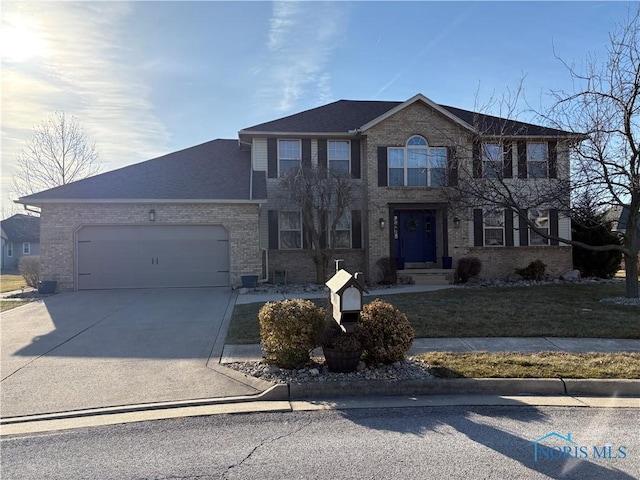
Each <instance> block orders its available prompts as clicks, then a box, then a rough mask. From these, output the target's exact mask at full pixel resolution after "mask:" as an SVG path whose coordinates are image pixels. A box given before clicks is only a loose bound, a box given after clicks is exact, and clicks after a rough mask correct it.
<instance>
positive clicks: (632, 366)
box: [417, 352, 640, 379]
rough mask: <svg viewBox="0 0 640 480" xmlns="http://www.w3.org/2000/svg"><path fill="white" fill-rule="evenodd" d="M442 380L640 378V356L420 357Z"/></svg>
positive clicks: (482, 354)
mask: <svg viewBox="0 0 640 480" xmlns="http://www.w3.org/2000/svg"><path fill="white" fill-rule="evenodd" d="M417 357H418V358H419V359H420V360H422V361H423V362H425V363H427V364H428V365H430V366H431V371H432V373H433V374H434V375H436V376H438V377H441V378H463V377H464V378H558V377H561V378H623V379H638V378H640V353H561V352H539V353H509V352H498V353H487V352H473V353H451V352H429V353H423V354H420V355H418V356H417Z"/></svg>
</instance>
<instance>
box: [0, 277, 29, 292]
mask: <svg viewBox="0 0 640 480" xmlns="http://www.w3.org/2000/svg"><path fill="white" fill-rule="evenodd" d="M26 285H27V282H25V281H24V278H22V275H16V274H13V273H3V274H2V275H0V293H4V292H11V291H13V290H20V289H21V288H22V287H24V286H26Z"/></svg>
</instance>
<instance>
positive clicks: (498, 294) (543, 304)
mask: <svg viewBox="0 0 640 480" xmlns="http://www.w3.org/2000/svg"><path fill="white" fill-rule="evenodd" d="M621 296H624V283H623V282H616V283H607V284H595V285H588V284H579V285H544V286H535V287H509V288H453V289H449V290H440V291H437V292H425V293H405V294H398V295H383V296H381V297H380V298H381V299H383V300H385V301H387V302H390V303H392V304H393V305H394V306H395V307H397V308H398V309H400V310H401V311H402V312H404V313H405V314H406V315H407V317H408V318H409V321H410V322H411V324H412V325H413V328H414V330H415V333H416V337H418V338H420V337H585V338H640V308H639V307H637V306H624V305H615V304H611V303H600V302H599V300H600V299H601V298H607V297H621ZM374 298H375V297H373V296H372V297H367V299H368V300H369V301H371V300H373V299H374ZM317 303H318V304H319V305H324V304H325V300H323V299H321V300H318V301H317ZM262 305H263V304H262V303H252V304H248V305H237V306H236V307H235V309H234V311H233V317H232V319H231V324H230V326H229V332H228V335H227V340H226V342H227V343H229V344H250V343H260V328H259V325H258V311H259V310H260V307H261V306H262Z"/></svg>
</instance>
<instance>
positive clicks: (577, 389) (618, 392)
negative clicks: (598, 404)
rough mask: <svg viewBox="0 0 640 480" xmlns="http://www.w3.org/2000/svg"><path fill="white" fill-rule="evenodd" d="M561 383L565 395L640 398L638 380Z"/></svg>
mask: <svg viewBox="0 0 640 480" xmlns="http://www.w3.org/2000/svg"><path fill="white" fill-rule="evenodd" d="M563 382H564V384H565V386H566V389H567V395H576V396H580V395H583V396H588V395H593V396H595V397H640V380H621V379H597V380H596V379H574V378H566V379H563Z"/></svg>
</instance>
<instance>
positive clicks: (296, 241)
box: [278, 211, 302, 249]
mask: <svg viewBox="0 0 640 480" xmlns="http://www.w3.org/2000/svg"><path fill="white" fill-rule="evenodd" d="M278 225H279V226H280V248H282V249H296V248H302V215H301V213H300V212H282V211H281V212H280V221H279V222H278Z"/></svg>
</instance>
